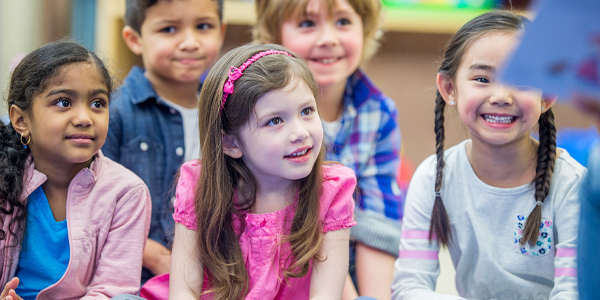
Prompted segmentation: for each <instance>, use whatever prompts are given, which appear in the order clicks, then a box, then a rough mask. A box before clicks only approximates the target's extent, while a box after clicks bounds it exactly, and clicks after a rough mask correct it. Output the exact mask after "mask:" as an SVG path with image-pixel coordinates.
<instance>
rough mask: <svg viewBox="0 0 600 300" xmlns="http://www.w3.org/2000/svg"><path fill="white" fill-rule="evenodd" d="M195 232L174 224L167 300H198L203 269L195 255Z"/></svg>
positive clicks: (179, 224)
mask: <svg viewBox="0 0 600 300" xmlns="http://www.w3.org/2000/svg"><path fill="white" fill-rule="evenodd" d="M196 239H197V238H196V231H194V230H192V229H189V228H187V227H185V225H183V224H181V223H175V238H174V240H173V261H172V263H171V274H169V299H178V300H179V299H182V300H185V299H190V300H192V299H198V298H199V295H200V292H201V287H202V280H203V276H204V269H203V268H202V264H201V263H200V259H199V257H198V254H197V253H196V251H195V249H196V245H197V243H196V242H197V241H196Z"/></svg>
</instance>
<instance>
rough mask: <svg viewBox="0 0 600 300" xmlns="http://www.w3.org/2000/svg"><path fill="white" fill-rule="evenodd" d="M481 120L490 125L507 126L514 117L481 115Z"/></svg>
mask: <svg viewBox="0 0 600 300" xmlns="http://www.w3.org/2000/svg"><path fill="white" fill-rule="evenodd" d="M483 119H485V120H486V121H487V122H490V123H500V124H508V123H512V122H514V121H515V117H513V116H492V115H483Z"/></svg>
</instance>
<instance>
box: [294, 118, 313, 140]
mask: <svg viewBox="0 0 600 300" xmlns="http://www.w3.org/2000/svg"><path fill="white" fill-rule="evenodd" d="M290 125H292V126H291V128H292V131H291V132H290V141H291V142H292V143H298V142H302V141H304V140H305V139H306V138H308V136H309V133H308V129H307V128H306V124H304V122H303V121H302V120H296V121H295V122H294V123H293V124H290Z"/></svg>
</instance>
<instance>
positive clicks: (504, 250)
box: [392, 12, 586, 300]
mask: <svg viewBox="0 0 600 300" xmlns="http://www.w3.org/2000/svg"><path fill="white" fill-rule="evenodd" d="M524 22H526V19H525V18H523V17H520V16H517V15H514V14H512V13H508V12H491V13H487V14H484V15H482V16H479V17H477V18H475V19H473V20H472V21H470V22H468V23H467V24H466V25H464V26H463V27H462V28H461V29H460V30H459V31H458V32H457V33H456V35H455V36H454V38H453V39H452V41H451V42H450V44H449V45H448V47H447V49H446V52H445V54H444V57H443V62H442V65H441V67H440V69H439V72H438V75H437V87H438V95H437V99H436V108H435V132H436V145H437V146H436V149H437V150H436V155H434V156H431V157H429V158H428V159H426V160H425V161H424V162H423V163H422V164H421V165H420V166H419V168H418V169H417V171H416V173H415V175H414V176H413V179H412V181H411V183H410V187H409V189H408V195H407V202H406V211H405V213H406V214H405V216H406V217H405V218H404V223H403V227H402V241H401V244H400V255H399V258H398V260H397V261H396V271H397V274H396V276H395V278H394V283H393V285H392V291H393V292H392V298H393V299H396V300H398V299H457V297H456V296H446V295H438V294H435V293H434V292H433V290H434V287H435V280H436V277H437V276H438V274H439V267H438V261H437V258H438V250H439V247H440V244H441V245H442V246H447V247H448V248H449V251H450V255H451V256H452V260H453V262H454V266H455V268H456V285H457V290H458V292H459V294H460V297H462V298H460V299H463V298H468V299H577V298H578V294H577V278H576V273H577V272H576V270H577V269H576V244H577V222H578V214H579V200H578V195H577V193H578V190H579V186H580V183H581V181H582V178H583V177H584V175H585V172H586V171H585V168H584V167H582V166H581V165H580V164H579V163H577V162H576V161H575V160H574V159H573V158H571V157H570V156H569V155H568V153H567V152H566V151H564V150H562V149H558V148H556V138H555V134H556V128H555V125H554V114H553V113H552V110H551V109H550V108H551V107H552V105H553V104H554V102H555V101H556V99H548V98H544V97H542V93H541V92H540V91H538V90H533V89H529V88H525V87H519V88H510V87H507V86H505V85H502V84H500V83H498V82H496V80H497V74H496V70H498V68H499V67H501V65H502V63H503V61H504V60H505V58H506V57H507V56H508V55H509V54H510V53H511V51H512V50H513V49H514V47H515V46H516V44H517V43H518V41H519V37H520V36H521V35H522V33H523V30H524ZM446 104H448V105H450V106H456V109H457V110H458V114H459V116H460V118H461V120H462V122H463V123H464V124H465V125H466V126H467V128H469V130H470V132H471V137H472V139H471V140H466V141H464V142H462V143H460V144H458V145H456V146H454V147H451V148H450V149H448V150H446V151H444V127H443V122H444V114H443V112H444V107H445V106H446ZM536 123H538V124H539V136H540V140H539V142H538V141H537V140H535V139H533V138H532V137H531V136H530V132H531V130H532V129H533V128H534V126H535V124H536ZM433 240H437V243H436V242H433Z"/></svg>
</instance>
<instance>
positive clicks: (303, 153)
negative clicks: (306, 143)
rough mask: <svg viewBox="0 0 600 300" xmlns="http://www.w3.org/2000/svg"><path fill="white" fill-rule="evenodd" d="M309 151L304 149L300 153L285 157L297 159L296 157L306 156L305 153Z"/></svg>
mask: <svg viewBox="0 0 600 300" xmlns="http://www.w3.org/2000/svg"><path fill="white" fill-rule="evenodd" d="M309 150H310V148H308V149H304V150H302V151H298V152H295V153H292V154H290V155H286V156H285V157H288V158H294V157H298V156H303V155H306V153H308V151H309Z"/></svg>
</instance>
